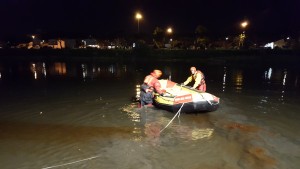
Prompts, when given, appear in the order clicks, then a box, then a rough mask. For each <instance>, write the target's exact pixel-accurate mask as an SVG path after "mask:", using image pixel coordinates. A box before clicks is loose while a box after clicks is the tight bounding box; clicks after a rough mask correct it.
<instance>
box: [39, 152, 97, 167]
mask: <svg viewBox="0 0 300 169" xmlns="http://www.w3.org/2000/svg"><path fill="white" fill-rule="evenodd" d="M98 157H100V155H97V156H94V157H90V158H85V159H82V160H78V161H73V162H70V163H65V164H60V165H54V166H50V167H45V168H42V169H50V168H57V167H62V166H66V165H70V164H75V163H79V162H82V161H87V160H92V159H94V158H98Z"/></svg>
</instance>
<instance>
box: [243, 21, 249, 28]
mask: <svg viewBox="0 0 300 169" xmlns="http://www.w3.org/2000/svg"><path fill="white" fill-rule="evenodd" d="M247 26H248V22H247V21H244V22H242V23H241V27H242V28H243V29H245V28H246V27H247Z"/></svg>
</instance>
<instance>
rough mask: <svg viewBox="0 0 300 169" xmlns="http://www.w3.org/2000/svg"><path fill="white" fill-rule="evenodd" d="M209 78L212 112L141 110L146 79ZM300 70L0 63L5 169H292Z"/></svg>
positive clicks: (0, 159)
mask: <svg viewBox="0 0 300 169" xmlns="http://www.w3.org/2000/svg"><path fill="white" fill-rule="evenodd" d="M190 66H196V67H197V68H199V69H200V70H202V71H203V73H204V74H205V75H206V81H207V92H209V93H212V94H214V95H216V96H218V97H220V98H221V101H220V107H219V109H218V110H216V111H214V112H209V113H199V114H181V115H180V117H178V118H175V119H174V120H173V121H172V123H171V124H170V125H169V126H168V127H167V128H166V129H165V130H163V131H162V132H160V131H161V130H162V129H163V128H164V127H165V126H166V125H167V124H168V123H169V122H170V120H171V119H172V118H173V116H174V113H171V112H167V111H164V110H160V109H156V108H143V109H139V108H137V103H136V102H132V98H133V97H134V96H135V95H136V85H138V84H140V83H141V82H142V81H143V78H144V77H145V76H146V75H148V74H149V73H150V72H151V70H152V69H154V68H159V69H161V70H162V71H163V76H162V78H163V79H166V78H171V79H172V80H173V81H175V82H178V83H182V82H183V81H184V80H185V79H186V78H187V76H188V75H189V67H190ZM299 73H300V71H299V69H297V68H295V67H292V68H290V67H288V66H286V67H281V66H278V65H275V66H272V65H268V66H266V67H263V66H255V65H237V64H235V65H230V64H229V65H228V64H227V65H225V64H222V63H220V64H205V65H203V64H202V63H193V64H191V63H179V62H160V63H157V64H154V63H151V64H148V63H139V64H137V63H129V64H121V63H101V62H86V61H85V62H80V61H76V62H54V61H53V62H24V61H23V62H0V94H1V95H0V150H1V151H0V163H1V167H0V168H3V169H52V168H53V169H62V168H63V169H65V168H70V169H71V168H72V169H73V168H80V169H81V168H92V169H94V168H97V169H99V168H106V169H107V168H112V169H135V168H139V169H166V168H168V169H199V168H205V169H216V168H222V169H254V168H255V169H298V168H299V167H300V130H299V129H300V123H299V121H300V106H299V103H300V101H299V98H300V96H299V93H300V92H299V91H300V90H299V89H300V84H299V83H300V82H299V75H300V74H299Z"/></svg>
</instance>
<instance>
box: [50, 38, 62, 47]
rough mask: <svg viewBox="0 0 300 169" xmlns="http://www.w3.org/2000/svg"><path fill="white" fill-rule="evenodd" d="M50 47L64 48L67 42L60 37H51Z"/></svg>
mask: <svg viewBox="0 0 300 169" xmlns="http://www.w3.org/2000/svg"><path fill="white" fill-rule="evenodd" d="M48 47H50V48H53V49H64V48H66V44H65V41H64V40H60V39H49V41H48Z"/></svg>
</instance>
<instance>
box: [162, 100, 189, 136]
mask: <svg viewBox="0 0 300 169" xmlns="http://www.w3.org/2000/svg"><path fill="white" fill-rule="evenodd" d="M183 105H184V103H182V105H181V107H180V109H179V110H178V112H177V113H176V114H175V115H174V117H173V118H172V119H171V120H170V121H169V123H168V124H167V125H166V126H165V127H164V128H163V129H162V130H160V131H159V132H160V133H161V132H163V131H164V130H165V129H166V128H167V127H168V126H169V125H170V124H171V123H172V121H173V120H174V119H175V117H176V116H177V115H178V118H179V116H180V111H181V109H182V107H183Z"/></svg>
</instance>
